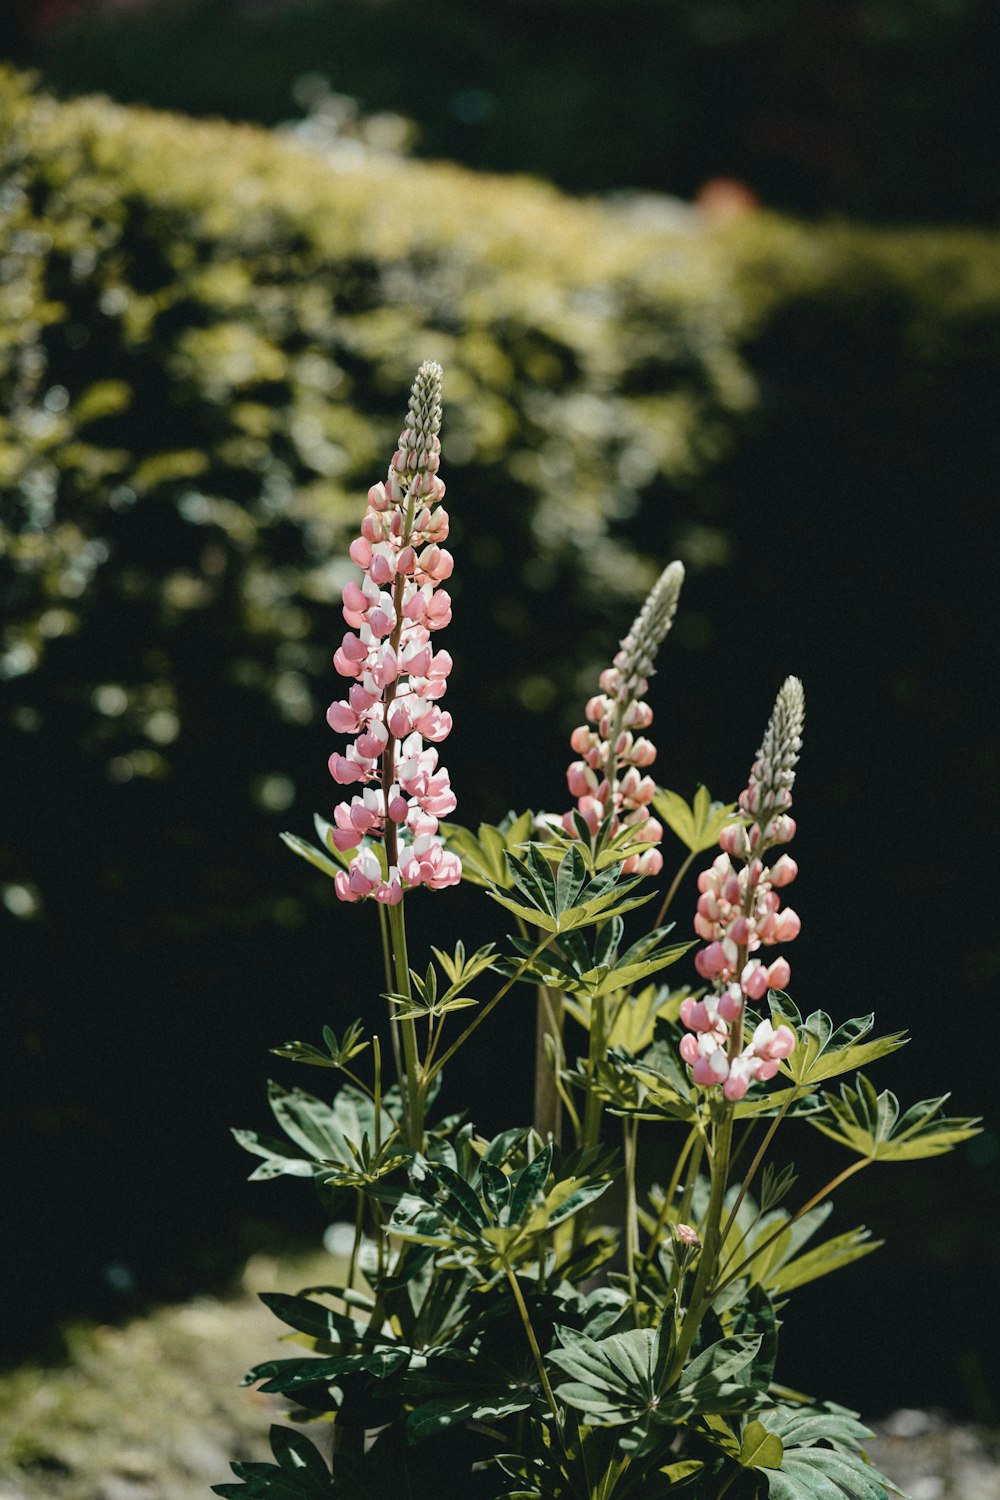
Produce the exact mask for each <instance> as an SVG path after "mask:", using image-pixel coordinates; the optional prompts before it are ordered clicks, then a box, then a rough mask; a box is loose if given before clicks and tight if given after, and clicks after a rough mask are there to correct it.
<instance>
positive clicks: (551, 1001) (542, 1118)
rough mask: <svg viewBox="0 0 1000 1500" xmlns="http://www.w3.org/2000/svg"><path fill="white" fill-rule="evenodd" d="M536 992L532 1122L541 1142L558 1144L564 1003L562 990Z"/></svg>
mask: <svg viewBox="0 0 1000 1500" xmlns="http://www.w3.org/2000/svg"><path fill="white" fill-rule="evenodd" d="M516 921H517V930H518V933H519V935H520V936H521V937H522V938H526V937H527V936H528V929H527V926H526V924H525V922H524V919H523V917H516ZM536 994H537V1008H536V1012H535V1109H534V1123H535V1129H536V1130H537V1131H538V1134H539V1135H540V1136H541V1138H542V1140H543V1141H545V1140H548V1138H549V1136H550V1135H551V1137H552V1139H553V1140H554V1141H555V1143H556V1145H557V1146H558V1145H559V1144H560V1142H561V1141H562V1093H561V1091H560V1088H559V1076H558V1075H559V1070H560V1068H561V1067H562V1064H563V1061H564V1053H563V1027H564V1024H565V1006H564V1003H563V995H562V991H561V990H551V989H550V988H549V986H548V985H546V984H539V985H538V986H537V989H536ZM548 1037H551V1038H552V1040H553V1043H554V1046H555V1056H554V1063H553V1064H550V1063H549V1056H548V1048H547V1046H546V1038H548Z"/></svg>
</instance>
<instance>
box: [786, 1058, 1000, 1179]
mask: <svg viewBox="0 0 1000 1500" xmlns="http://www.w3.org/2000/svg"><path fill="white" fill-rule="evenodd" d="M949 1098H950V1095H948V1094H942V1095H941V1096H940V1098H937V1099H921V1100H920V1102H919V1103H917V1104H913V1105H911V1106H910V1108H909V1109H908V1110H906V1111H905V1113H903V1114H900V1109H899V1100H898V1099H897V1098H896V1096H895V1094H893V1093H891V1092H890V1090H889V1089H884V1090H883V1091H882V1093H881V1094H877V1093H876V1092H875V1087H874V1085H873V1084H872V1083H871V1081H870V1080H869V1079H868V1078H866V1077H865V1076H864V1074H863V1073H859V1074H858V1075H857V1078H856V1079H855V1087H854V1088H851V1086H850V1084H847V1083H842V1084H841V1086H840V1095H839V1097H838V1096H837V1095H836V1094H831V1093H824V1095H823V1104H824V1109H823V1112H822V1113H820V1114H816V1115H812V1116H811V1117H810V1120H809V1123H810V1125H813V1126H815V1128H816V1129H817V1130H820V1131H822V1133H823V1134H824V1135H828V1136H829V1137H830V1139H831V1140H834V1141H837V1142H839V1143H840V1145H842V1146H846V1147H847V1149H848V1150H849V1151H853V1152H855V1153H856V1154H857V1155H858V1156H859V1157H861V1158H862V1160H867V1161H917V1160H919V1159H920V1158H921V1157H925V1156H941V1155H943V1154H944V1153H945V1152H946V1151H952V1150H954V1148H955V1147H956V1146H957V1145H958V1144H959V1143H960V1142H961V1141H967V1140H969V1139H971V1137H972V1136H974V1135H977V1134H978V1133H979V1130H980V1128H981V1127H980V1122H979V1120H978V1119H971V1118H968V1117H966V1118H959V1117H951V1116H948V1115H943V1114H942V1113H941V1110H942V1108H943V1106H944V1105H945V1104H946V1103H947V1101H948V1099H949Z"/></svg>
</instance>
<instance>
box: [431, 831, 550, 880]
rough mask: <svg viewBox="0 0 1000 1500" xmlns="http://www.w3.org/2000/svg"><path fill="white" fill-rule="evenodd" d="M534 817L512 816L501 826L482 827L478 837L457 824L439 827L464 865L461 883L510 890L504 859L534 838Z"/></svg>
mask: <svg viewBox="0 0 1000 1500" xmlns="http://www.w3.org/2000/svg"><path fill="white" fill-rule="evenodd" d="M534 823H535V819H534V814H533V813H530V812H524V813H521V814H520V815H516V814H514V813H512V812H509V813H508V814H507V816H506V817H505V818H504V819H503V821H502V822H501V823H499V824H492V823H480V825H479V832H478V837H477V836H476V835H475V834H473V833H471V832H470V831H469V829H468V828H463V827H461V825H460V824H458V823H444V822H442V823H441V824H440V830H441V835H442V837H443V838H444V840H445V845H446V847H447V848H448V849H449V850H450V851H451V852H452V853H454V854H457V855H458V856H459V858H460V859H461V861H462V879H463V880H467V881H469V882H470V884H472V885H479V886H485V887H486V888H487V889H489V888H490V887H491V886H499V887H500V888H501V889H504V890H507V889H509V888H510V885H511V879H510V873H509V871H508V869H507V865H506V862H505V860H504V855H505V854H506V853H507V851H508V850H509V851H511V852H514V851H516V850H519V849H520V848H521V847H522V846H523V845H524V844H525V843H526V842H527V840H528V839H529V838H530V837H531V833H532V829H533V827H534Z"/></svg>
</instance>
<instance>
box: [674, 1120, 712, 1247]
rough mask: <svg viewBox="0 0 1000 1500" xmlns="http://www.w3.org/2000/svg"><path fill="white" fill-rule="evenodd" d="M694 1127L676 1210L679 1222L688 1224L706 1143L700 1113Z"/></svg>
mask: <svg viewBox="0 0 1000 1500" xmlns="http://www.w3.org/2000/svg"><path fill="white" fill-rule="evenodd" d="M694 1129H695V1131H696V1132H697V1139H696V1140H695V1143H694V1150H693V1151H692V1152H691V1160H690V1161H689V1162H688V1168H687V1176H686V1177H685V1179H684V1192H683V1194H682V1196H681V1203H680V1207H679V1208H678V1210H677V1218H678V1220H679V1222H680V1223H681V1224H689V1223H690V1222H691V1205H692V1203H693V1202H694V1190H695V1187H696V1186H697V1183H698V1177H699V1174H700V1172H701V1159H702V1157H703V1156H704V1154H705V1146H706V1144H707V1142H706V1140H705V1127H704V1126H703V1125H702V1123H701V1116H700V1115H699V1116H698V1117H697V1119H696V1121H695V1125H694Z"/></svg>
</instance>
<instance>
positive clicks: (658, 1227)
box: [641, 1125, 698, 1270]
mask: <svg viewBox="0 0 1000 1500" xmlns="http://www.w3.org/2000/svg"><path fill="white" fill-rule="evenodd" d="M697 1139H698V1131H697V1129H696V1128H695V1127H694V1126H693V1125H692V1127H691V1129H690V1130H689V1131H688V1138H687V1140H686V1141H685V1142H684V1145H683V1146H682V1147H681V1150H680V1152H679V1154H678V1157H677V1161H676V1164H675V1166H674V1170H673V1172H672V1173H671V1176H670V1182H669V1184H668V1185H667V1187H666V1189H665V1191H664V1194H663V1202H662V1203H661V1204H660V1211H659V1213H658V1214H657V1216H656V1223H655V1224H654V1225H653V1232H652V1234H651V1235H650V1237H649V1244H648V1245H647V1246H646V1251H645V1254H644V1255H643V1257H642V1263H641V1264H642V1269H643V1270H645V1269H646V1267H647V1266H649V1265H651V1264H652V1260H653V1256H654V1255H655V1254H656V1247H657V1245H658V1244H659V1243H660V1239H661V1237H662V1235H663V1226H664V1225H665V1224H666V1222H667V1214H668V1213H669V1212H670V1205H671V1203H672V1202H673V1200H674V1194H675V1193H676V1191H677V1187H678V1184H679V1183H680V1180H681V1173H682V1172H683V1170H684V1163H685V1161H686V1160H687V1157H688V1153H689V1152H690V1150H691V1148H692V1146H693V1145H694V1143H695V1141H696V1140H697Z"/></svg>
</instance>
